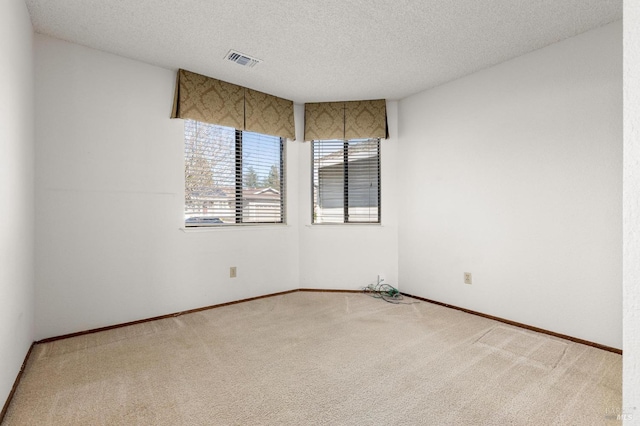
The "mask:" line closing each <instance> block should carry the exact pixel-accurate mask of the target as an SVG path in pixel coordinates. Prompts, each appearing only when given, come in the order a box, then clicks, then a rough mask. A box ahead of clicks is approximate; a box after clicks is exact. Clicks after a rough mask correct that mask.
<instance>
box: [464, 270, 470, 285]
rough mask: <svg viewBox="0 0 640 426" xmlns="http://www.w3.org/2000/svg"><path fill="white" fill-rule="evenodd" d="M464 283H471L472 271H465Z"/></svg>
mask: <svg viewBox="0 0 640 426" xmlns="http://www.w3.org/2000/svg"><path fill="white" fill-rule="evenodd" d="M464 283H465V284H471V272H465V273H464Z"/></svg>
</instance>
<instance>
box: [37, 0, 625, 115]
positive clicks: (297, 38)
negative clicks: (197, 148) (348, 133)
mask: <svg viewBox="0 0 640 426" xmlns="http://www.w3.org/2000/svg"><path fill="white" fill-rule="evenodd" d="M26 4H27V7H28V8H29V12H30V14H31V19H32V22H33V26H34V29H35V31H36V32H38V33H42V34H47V35H51V36H53V37H56V38H60V39H63V40H68V41H72V42H74V43H78V44H82V45H85V46H89V47H92V48H95V49H100V50H103V51H106V52H111V53H115V54H118V55H122V56H125V57H129V58H134V59H137V60H140V61H143V62H147V63H150V64H154V65H158V66H161V67H165V68H169V69H177V68H184V69H187V70H190V71H194V72H197V73H201V74H205V75H208V76H211V77H215V78H218V79H221V80H224V81H228V82H231V83H235V84H239V85H242V86H246V87H250V88H253V89H256V90H260V91H263V92H267V93H270V94H273V95H277V96H280V97H284V98H287V99H291V100H293V101H296V102H300V103H302V102H313V101H339V100H360V99H377V98H386V99H401V98H403V97H405V96H408V95H411V94H414V93H417V92H419V91H421V90H424V89H427V88H430V87H433V86H436V85H438V84H441V83H444V82H446V81H450V80H453V79H456V78H459V77H461V76H464V75H466V74H470V73H472V72H475V71H477V70H480V69H482V68H486V67H488V66H491V65H494V64H497V63H500V62H503V61H505V60H508V59H510V58H513V57H516V56H519V55H522V54H524V53H527V52H530V51H532V50H535V49H539V48H541V47H544V46H546V45H549V44H551V43H555V42H557V41H560V40H562V39H565V38H568V37H571V36H574V35H577V34H580V33H582V32H584V31H587V30H590V29H592V28H596V27H599V26H601V25H604V24H607V23H609V22H612V21H616V20H619V19H622V0H414V1H410V0H306V1H305V0H271V1H269V0H183V1H167V0H26ZM229 49H235V50H238V51H240V52H242V53H245V54H248V55H252V56H255V57H257V58H259V59H262V60H263V61H264V62H263V63H261V64H259V65H257V66H255V67H254V68H247V67H242V66H240V65H237V64H235V63H232V62H229V61H226V60H225V59H224V56H225V54H226V53H227V52H228V51H229Z"/></svg>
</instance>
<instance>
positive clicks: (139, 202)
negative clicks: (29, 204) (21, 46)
mask: <svg viewBox="0 0 640 426" xmlns="http://www.w3.org/2000/svg"><path fill="white" fill-rule="evenodd" d="M35 49H36V50H35V52H36V112H37V119H36V138H37V143H36V170H37V173H36V203H37V213H36V246H37V248H36V282H37V284H36V287H37V290H36V334H37V336H36V337H37V338H38V339H42V338H46V337H51V336H58V335H61V334H65V333H71V332H75V331H81V330H87V329H92V328H96V327H101V326H107V325H113V324H117V323H122V322H127V321H132V320H136V319H141V318H148V317H152V316H156V315H163V314H168V313H172V312H177V311H181V310H186V309H192V308H198V307H202V306H207V305H212V304H217V303H222V302H227V301H233V300H238V299H243V298H248V297H254V296H259V295H263V294H268V293H274V292H278V291H284V290H289V289H292V288H298V287H299V283H298V277H299V269H298V252H297V247H298V222H297V209H296V208H295V206H297V198H296V196H297V193H298V185H297V181H296V179H289V181H288V189H289V193H290V197H289V206H290V208H289V211H288V218H289V224H288V225H287V226H279V227H256V228H251V229H237V228H234V229H223V230H220V229H216V230H208V231H200V232H197V231H196V232H187V233H185V232H183V231H180V230H179V228H180V227H181V226H183V220H184V219H183V208H184V165H183V164H184V163H183V149H184V138H183V121H182V120H171V119H169V115H170V112H171V103H172V100H173V91H174V85H175V71H173V70H166V69H162V68H158V67H154V66H150V65H147V64H143V63H141V62H137V61H133V60H129V59H125V58H122V57H118V56H115V55H111V54H107V53H103V52H100V51H97V50H92V49H88V48H85V47H82V46H79V45H75V44H71V43H67V42H63V41H60V40H56V39H52V38H49V37H45V36H41V35H36V37H35ZM296 144H297V142H289V143H288V144H287V145H288V146H287V149H288V164H287V167H288V171H289V174H290V176H294V177H295V176H297V174H298V167H297V157H298V147H297V145H296ZM291 206H293V207H291ZM230 266H236V267H237V268H238V277H237V278H235V279H230V278H229V267H230Z"/></svg>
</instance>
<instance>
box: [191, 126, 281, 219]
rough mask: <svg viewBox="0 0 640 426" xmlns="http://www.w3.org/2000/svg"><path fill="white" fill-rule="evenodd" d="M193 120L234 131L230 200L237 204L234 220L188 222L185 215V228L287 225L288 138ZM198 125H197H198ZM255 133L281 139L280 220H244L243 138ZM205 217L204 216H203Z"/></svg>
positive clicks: (234, 210)
mask: <svg viewBox="0 0 640 426" xmlns="http://www.w3.org/2000/svg"><path fill="white" fill-rule="evenodd" d="M191 121H193V122H197V123H199V124H205V125H208V126H218V127H224V128H227V129H231V130H233V131H234V145H233V149H232V150H231V152H232V154H233V158H234V163H233V164H234V183H233V188H234V196H233V198H230V200H232V201H233V204H234V206H235V209H233V208H232V212H233V222H223V223H197V222H194V223H187V222H186V221H187V218H186V217H185V219H184V221H183V225H184V229H187V230H194V229H209V228H228V227H234V226H282V225H286V224H287V209H286V206H287V202H286V198H287V191H286V180H287V179H286V176H287V175H286V138H283V137H281V136H274V135H266V134H262V133H258V132H252V131H248V130H240V129H236V128H233V127H229V126H223V125H219V124H211V123H206V122H202V121H198V120H191ZM196 126H197V125H196ZM245 132H246V133H254V134H257V135H261V136H267V137H273V138H278V140H279V169H278V171H279V173H280V187H279V188H274V189H277V190H278V191H279V192H280V203H279V208H280V220H279V221H260V222H257V221H250V222H245V221H243V219H244V212H245V206H244V203H243V198H244V192H243V191H244V162H243V140H244V135H243V133H245ZM183 137H184V140H183V162H184V164H185V167H186V153H185V148H186V128H185V131H183ZM184 188H185V196H184V197H183V209H182V210H183V216H185V215H186V214H187V210H186V182H185V183H184ZM203 217H204V216H203Z"/></svg>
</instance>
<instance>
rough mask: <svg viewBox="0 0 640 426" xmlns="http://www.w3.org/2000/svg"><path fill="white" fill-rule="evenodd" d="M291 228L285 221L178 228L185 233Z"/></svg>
mask: <svg viewBox="0 0 640 426" xmlns="http://www.w3.org/2000/svg"><path fill="white" fill-rule="evenodd" d="M287 228H291V225H287V224H285V223H279V224H276V225H265V224H262V223H260V224H256V225H251V224H244V225H223V226H190V227H188V228H187V227H184V226H183V227H181V228H178V229H179V230H180V231H182V232H184V233H185V234H191V233H198V232H220V231H225V232H228V231H256V230H259V231H266V230H281V229H287Z"/></svg>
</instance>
